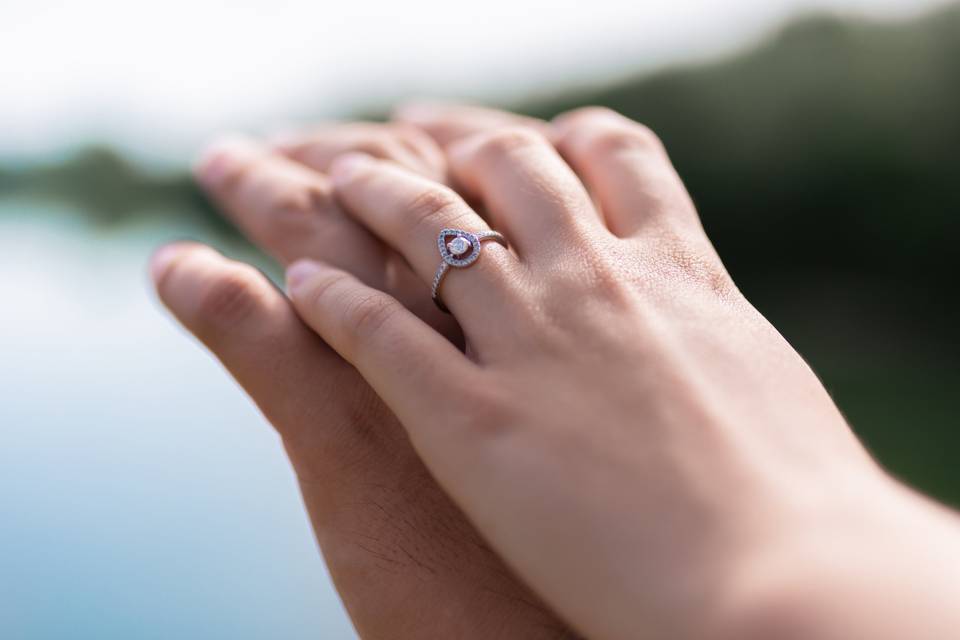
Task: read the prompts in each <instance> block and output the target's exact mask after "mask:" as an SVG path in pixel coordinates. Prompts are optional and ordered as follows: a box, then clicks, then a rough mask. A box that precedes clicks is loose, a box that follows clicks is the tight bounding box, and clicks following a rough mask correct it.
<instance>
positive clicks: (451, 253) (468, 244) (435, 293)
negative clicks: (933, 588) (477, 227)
mask: <svg viewBox="0 0 960 640" xmlns="http://www.w3.org/2000/svg"><path fill="white" fill-rule="evenodd" d="M484 240H493V241H494V242H498V243H500V244H502V245H503V246H505V247H507V246H509V244H508V243H507V239H506V238H505V237H503V234H502V233H499V232H497V231H477V232H476V233H471V232H470V231H463V230H462V229H442V230H441V231H440V233H439V234H438V235H437V249H439V250H440V257H441V258H442V261H441V262H440V266H438V267H437V273H436V275H434V276H433V283H432V284H431V285H430V295H431V297H432V298H433V301H434V302H435V303H436V305H437V307H439V309H440V310H441V311H443V312H445V313H450V311H449V310H448V309H447V306H446V305H445V304H443V301H442V300H441V299H440V283H442V282H443V278H444V276H446V275H447V271H449V270H450V268H451V267H455V268H457V269H463V268H466V267H469V266H470V265H472V264H473V263H474V262H476V261H477V260H478V259H479V258H480V249H481V244H482V243H483V241H484Z"/></svg>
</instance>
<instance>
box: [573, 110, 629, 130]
mask: <svg viewBox="0 0 960 640" xmlns="http://www.w3.org/2000/svg"><path fill="white" fill-rule="evenodd" d="M623 119H624V118H623V116H621V115H620V114H619V113H617V112H616V111H614V110H613V109H610V108H608V107H600V106H589V107H580V108H579V109H573V110H572V111H567V112H566V113H563V114H560V115H559V116H558V117H557V120H562V121H564V122H569V123H571V125H572V126H573V127H583V126H590V125H595V124H597V123H600V122H610V121H611V120H614V121H616V120H623Z"/></svg>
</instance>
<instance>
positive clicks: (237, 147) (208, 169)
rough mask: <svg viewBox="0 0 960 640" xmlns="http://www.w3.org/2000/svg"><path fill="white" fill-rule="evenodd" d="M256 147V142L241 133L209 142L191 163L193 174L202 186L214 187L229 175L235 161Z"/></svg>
mask: <svg viewBox="0 0 960 640" xmlns="http://www.w3.org/2000/svg"><path fill="white" fill-rule="evenodd" d="M255 149H256V143H255V142H253V140H251V139H250V138H247V137H244V136H242V135H237V134H231V135H229V136H224V137H222V138H218V139H217V140H215V141H214V142H213V143H212V144H210V145H209V146H208V147H207V148H206V149H205V150H204V151H203V152H202V153H201V154H200V157H199V158H198V159H197V161H196V163H195V164H194V165H193V174H194V176H196V178H197V180H198V181H199V182H200V184H202V185H203V186H204V187H206V188H208V189H215V188H217V187H218V186H220V184H221V183H222V182H223V180H224V178H226V177H227V175H229V173H230V170H231V169H232V168H233V167H235V166H236V163H237V161H238V160H239V159H240V158H241V157H243V156H244V155H246V154H250V153H251V152H252V151H253V150H255Z"/></svg>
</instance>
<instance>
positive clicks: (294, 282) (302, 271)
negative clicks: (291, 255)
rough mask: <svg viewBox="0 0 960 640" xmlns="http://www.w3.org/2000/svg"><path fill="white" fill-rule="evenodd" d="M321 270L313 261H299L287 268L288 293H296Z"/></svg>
mask: <svg viewBox="0 0 960 640" xmlns="http://www.w3.org/2000/svg"><path fill="white" fill-rule="evenodd" d="M320 269H321V266H320V265H319V264H317V263H316V262H314V261H313V260H297V261H296V262H294V263H293V264H292V265H290V266H289V267H288V268H287V291H288V292H290V293H291V294H293V293H296V291H297V290H298V289H299V288H300V286H301V285H303V283H304V282H306V281H307V280H309V279H310V277H311V276H313V275H315V274H317V273H318V272H319V271H320Z"/></svg>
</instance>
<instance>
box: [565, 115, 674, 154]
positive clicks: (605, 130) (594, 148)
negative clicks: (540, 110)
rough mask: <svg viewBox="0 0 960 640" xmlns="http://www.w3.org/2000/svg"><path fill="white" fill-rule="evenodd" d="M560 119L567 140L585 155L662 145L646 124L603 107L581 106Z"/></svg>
mask: <svg viewBox="0 0 960 640" xmlns="http://www.w3.org/2000/svg"><path fill="white" fill-rule="evenodd" d="M559 119H560V120H561V121H562V122H563V123H564V124H565V125H566V130H567V138H568V141H572V143H573V144H575V145H576V146H578V147H581V152H583V153H585V154H587V155H591V156H594V155H609V154H612V153H620V152H623V151H660V150H662V149H663V143H662V142H661V141H660V138H659V137H658V136H657V134H655V133H654V132H653V131H652V130H651V129H650V128H649V127H647V126H646V125H643V124H640V123H639V122H635V121H633V120H630V119H629V118H626V117H624V116H622V115H620V114H619V113H617V112H616V111H613V110H612V109H608V108H606V107H584V108H582V109H577V110H575V111H570V112H568V113H566V114H564V115H562V116H560V118H559Z"/></svg>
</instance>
